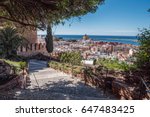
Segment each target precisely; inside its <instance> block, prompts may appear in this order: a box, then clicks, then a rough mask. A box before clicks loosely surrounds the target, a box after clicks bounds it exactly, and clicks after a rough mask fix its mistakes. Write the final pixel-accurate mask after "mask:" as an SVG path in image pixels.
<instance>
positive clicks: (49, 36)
mask: <svg viewBox="0 0 150 117" xmlns="http://www.w3.org/2000/svg"><path fill="white" fill-rule="evenodd" d="M45 41H46V49H47V51H48V52H49V53H52V52H53V35H52V27H51V24H48V26H47V35H46V38H45Z"/></svg>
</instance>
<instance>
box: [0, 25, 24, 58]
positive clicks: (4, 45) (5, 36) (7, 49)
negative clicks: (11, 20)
mask: <svg viewBox="0 0 150 117" xmlns="http://www.w3.org/2000/svg"><path fill="white" fill-rule="evenodd" d="M25 44H27V40H26V39H25V38H24V37H23V36H21V35H20V34H19V33H18V32H17V30H16V29H15V28H11V27H7V28H4V29H1V30H0V50H1V51H2V52H3V54H4V55H5V57H7V58H8V57H9V56H10V55H12V53H13V51H15V52H16V51H17V49H18V47H19V46H21V45H25Z"/></svg>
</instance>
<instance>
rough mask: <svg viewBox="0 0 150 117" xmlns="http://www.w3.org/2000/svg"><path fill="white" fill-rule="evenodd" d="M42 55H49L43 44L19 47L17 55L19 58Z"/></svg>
mask: <svg viewBox="0 0 150 117" xmlns="http://www.w3.org/2000/svg"><path fill="white" fill-rule="evenodd" d="M39 53H41V54H43V55H46V56H49V53H48V52H47V50H46V44H45V43H32V44H28V45H26V47H23V46H21V47H19V48H18V51H17V54H18V55H21V56H25V57H28V56H33V55H36V54H39Z"/></svg>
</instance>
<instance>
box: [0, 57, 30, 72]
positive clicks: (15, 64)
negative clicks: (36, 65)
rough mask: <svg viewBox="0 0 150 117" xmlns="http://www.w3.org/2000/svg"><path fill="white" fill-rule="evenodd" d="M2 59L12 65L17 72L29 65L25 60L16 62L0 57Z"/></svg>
mask: <svg viewBox="0 0 150 117" xmlns="http://www.w3.org/2000/svg"><path fill="white" fill-rule="evenodd" d="M0 60H1V61H5V62H6V63H8V64H9V65H10V66H12V67H13V68H14V70H16V72H17V73H18V72H19V71H21V70H22V69H23V68H25V67H26V66H27V62H24V61H19V62H16V61H11V60H6V59H0Z"/></svg>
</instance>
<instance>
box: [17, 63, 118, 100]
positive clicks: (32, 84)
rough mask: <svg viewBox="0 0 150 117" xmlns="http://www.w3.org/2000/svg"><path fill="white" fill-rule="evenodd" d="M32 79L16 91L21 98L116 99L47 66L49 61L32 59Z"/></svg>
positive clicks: (30, 68)
mask: <svg viewBox="0 0 150 117" xmlns="http://www.w3.org/2000/svg"><path fill="white" fill-rule="evenodd" d="M29 71H30V79H29V81H28V87H27V89H25V90H22V91H20V90H18V91H16V94H15V96H16V97H17V98H20V99H50V100H51V99H55V100H59V99H60V100H61V99H63V100H66V99H81V100H86V99H91V100H94V99H96V100H99V99H101V100H102V99H115V98H114V97H113V96H112V95H107V96H106V95H104V94H103V91H102V90H99V89H96V88H95V87H92V86H88V85H85V84H84V82H83V81H81V80H80V79H78V78H72V77H71V76H70V75H67V74H65V73H62V72H60V71H56V70H54V69H51V68H48V67H47V62H45V61H37V60H30V62H29Z"/></svg>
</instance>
